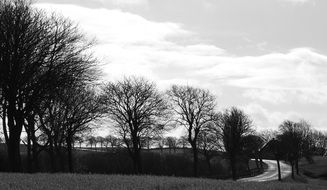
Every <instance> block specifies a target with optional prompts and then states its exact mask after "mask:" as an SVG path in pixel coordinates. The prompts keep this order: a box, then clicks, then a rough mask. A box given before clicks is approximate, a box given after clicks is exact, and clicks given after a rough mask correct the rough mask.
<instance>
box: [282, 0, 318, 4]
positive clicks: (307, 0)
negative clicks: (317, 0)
mask: <svg viewBox="0 0 327 190" xmlns="http://www.w3.org/2000/svg"><path fill="white" fill-rule="evenodd" d="M279 1H284V2H290V3H301V4H303V3H308V2H312V1H314V0H279Z"/></svg>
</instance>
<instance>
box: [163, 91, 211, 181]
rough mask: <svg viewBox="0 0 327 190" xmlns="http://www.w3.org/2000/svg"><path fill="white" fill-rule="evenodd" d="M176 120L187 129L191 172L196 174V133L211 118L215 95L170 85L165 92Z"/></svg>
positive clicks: (197, 133)
mask: <svg viewBox="0 0 327 190" xmlns="http://www.w3.org/2000/svg"><path fill="white" fill-rule="evenodd" d="M167 94H168V96H169V97H170V100H171V102H172V109H173V110H174V112H175V113H176V115H177V118H176V122H177V123H178V124H179V125H182V126H184V127H185V128H186V130H187V135H188V137H187V138H188V142H189V143H190V144H191V146H192V151H193V174H194V176H197V175H198V148H197V141H198V135H199V133H200V132H201V130H202V129H203V128H204V127H205V126H206V125H207V124H208V123H209V122H211V121H212V120H213V117H212V116H213V114H214V109H215V105H216V103H215V97H214V96H213V95H212V94H211V93H210V92H209V91H208V90H203V89H199V88H193V87H190V86H176V85H174V86H172V87H171V89H170V90H169V91H168V92H167Z"/></svg>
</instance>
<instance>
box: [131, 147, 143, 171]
mask: <svg viewBox="0 0 327 190" xmlns="http://www.w3.org/2000/svg"><path fill="white" fill-rule="evenodd" d="M132 159H133V167H134V173H135V174H141V173H142V160H141V152H140V150H136V149H134V150H133V155H132Z"/></svg>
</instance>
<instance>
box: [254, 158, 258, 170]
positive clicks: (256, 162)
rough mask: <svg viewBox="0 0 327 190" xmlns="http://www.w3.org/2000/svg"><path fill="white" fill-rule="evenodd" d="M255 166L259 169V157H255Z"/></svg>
mask: <svg viewBox="0 0 327 190" xmlns="http://www.w3.org/2000/svg"><path fill="white" fill-rule="evenodd" d="M255 165H256V166H257V169H259V160H258V158H257V157H255Z"/></svg>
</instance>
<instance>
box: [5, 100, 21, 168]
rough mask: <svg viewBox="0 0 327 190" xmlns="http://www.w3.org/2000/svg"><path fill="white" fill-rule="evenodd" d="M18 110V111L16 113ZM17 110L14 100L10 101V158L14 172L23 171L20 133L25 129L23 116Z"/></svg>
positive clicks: (8, 147) (8, 116)
mask: <svg viewBox="0 0 327 190" xmlns="http://www.w3.org/2000/svg"><path fill="white" fill-rule="evenodd" d="M15 112H16V113H15ZM17 112H18V111H17V110H15V104H14V101H11V102H9V105H8V112H7V114H8V115H7V118H8V128H9V134H10V135H9V139H8V140H9V143H8V146H7V149H8V158H9V160H10V161H9V164H10V169H11V171H12V172H20V171H21V156H20V135H21V132H22V129H23V117H22V115H20V113H17Z"/></svg>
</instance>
